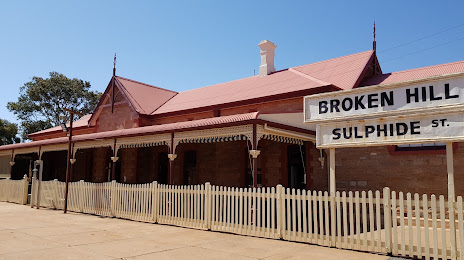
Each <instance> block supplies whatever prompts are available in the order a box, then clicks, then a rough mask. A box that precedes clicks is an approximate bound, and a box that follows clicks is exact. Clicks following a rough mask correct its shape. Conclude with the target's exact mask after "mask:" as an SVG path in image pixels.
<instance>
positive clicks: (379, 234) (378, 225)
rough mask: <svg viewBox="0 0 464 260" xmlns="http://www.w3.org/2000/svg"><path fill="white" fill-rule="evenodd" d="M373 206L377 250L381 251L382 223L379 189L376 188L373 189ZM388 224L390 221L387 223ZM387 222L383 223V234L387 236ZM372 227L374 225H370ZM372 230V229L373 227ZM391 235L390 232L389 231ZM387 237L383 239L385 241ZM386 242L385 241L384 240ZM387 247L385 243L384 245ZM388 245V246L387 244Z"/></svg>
mask: <svg viewBox="0 0 464 260" xmlns="http://www.w3.org/2000/svg"><path fill="white" fill-rule="evenodd" d="M375 208H376V212H375V213H376V229H375V230H376V232H377V247H376V248H377V251H378V252H382V232H381V230H382V224H381V223H380V191H378V190H376V191H375ZM388 224H390V223H388ZM388 224H386V225H385V236H389V235H388V234H387V233H388V228H387V227H386V226H389V225H388ZM372 228H374V227H372ZM373 230H374V229H373ZM390 235H391V233H390ZM386 240H387V239H385V241H386ZM385 243H386V242H385ZM385 247H387V245H385ZM388 247H389V246H388Z"/></svg>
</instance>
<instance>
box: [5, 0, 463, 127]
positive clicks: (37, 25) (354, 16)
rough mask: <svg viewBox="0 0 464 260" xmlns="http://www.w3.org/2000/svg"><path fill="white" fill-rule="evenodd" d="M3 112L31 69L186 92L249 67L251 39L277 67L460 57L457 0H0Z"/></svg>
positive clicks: (391, 67)
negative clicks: (350, 59)
mask: <svg viewBox="0 0 464 260" xmlns="http://www.w3.org/2000/svg"><path fill="white" fill-rule="evenodd" d="M0 6H1V8H0V35H1V38H0V39H1V40H0V89H1V94H0V118H2V119H7V120H9V121H11V122H16V123H19V122H18V121H17V119H16V117H15V115H14V114H13V113H12V112H9V111H8V109H7V108H6V105H7V103H8V102H10V101H17V98H18V96H19V88H20V87H21V86H22V85H24V83H26V82H28V81H30V80H31V79H32V77H33V76H39V77H48V74H49V72H51V71H57V72H60V73H63V74H65V75H66V76H67V77H70V78H79V79H82V80H85V81H89V82H90V83H91V85H92V87H91V89H92V90H97V91H100V92H103V91H104V90H105V88H106V86H107V84H108V82H109V81H110V79H111V75H112V68H113V56H114V53H115V52H116V53H117V72H116V74H117V75H119V76H122V77H126V78H130V79H133V80H137V81H141V82H144V83H147V84H151V85H155V86H158V87H162V88H167V89H171V90H174V91H185V90H189V89H194V88H199V87H203V86H208V85H212V84H217V83H222V82H227V81H231V80H236V79H240V78H245V77H249V76H252V75H253V73H254V71H256V73H257V72H258V70H259V69H258V68H259V65H260V56H259V47H258V43H259V42H260V41H262V40H265V39H266V40H270V41H272V42H274V43H275V44H276V45H277V49H276V57H275V66H276V69H277V70H280V69H285V68H289V67H294V66H298V65H303V64H308V63H312V62H317V61H321V60H326V59H330V58H335V57H339V56H344V55H349V54H353V53H357V52H362V51H366V50H370V49H372V40H373V32H372V31H373V23H374V20H375V23H376V32H377V37H376V40H377V54H378V58H379V62H380V66H381V68H382V70H383V72H384V73H388V72H393V71H400V70H406V69H412V68H418V67H424V66H430V65H435V64H442V63H448V62H453V61H459V60H464V48H463V47H464V16H463V15H462V10H464V1H425V0H423V1H404V0H403V1H394V0H391V1H373V0H370V1H335V0H334V1H291V0H287V1H240V0H234V1H220V0H215V1H201V0H198V1H116V0H113V1H85V0H79V1H62V0H60V1H6V0H0Z"/></svg>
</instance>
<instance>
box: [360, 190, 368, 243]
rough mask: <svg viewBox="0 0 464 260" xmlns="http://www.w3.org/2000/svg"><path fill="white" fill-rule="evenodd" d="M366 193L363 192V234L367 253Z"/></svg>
mask: <svg viewBox="0 0 464 260" xmlns="http://www.w3.org/2000/svg"><path fill="white" fill-rule="evenodd" d="M366 202H367V201H366V191H364V190H363V191H361V208H362V233H363V241H362V244H363V249H364V250H365V251H367V207H366V204H367V203H366Z"/></svg>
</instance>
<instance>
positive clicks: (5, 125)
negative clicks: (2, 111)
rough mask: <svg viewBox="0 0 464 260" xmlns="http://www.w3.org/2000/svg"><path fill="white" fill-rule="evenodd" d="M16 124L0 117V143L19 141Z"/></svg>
mask: <svg viewBox="0 0 464 260" xmlns="http://www.w3.org/2000/svg"><path fill="white" fill-rule="evenodd" d="M17 134H18V126H17V125H16V124H14V123H10V122H8V121H7V120H5V119H0V145H4V144H12V143H19V141H20V140H19V138H18V137H16V135H17Z"/></svg>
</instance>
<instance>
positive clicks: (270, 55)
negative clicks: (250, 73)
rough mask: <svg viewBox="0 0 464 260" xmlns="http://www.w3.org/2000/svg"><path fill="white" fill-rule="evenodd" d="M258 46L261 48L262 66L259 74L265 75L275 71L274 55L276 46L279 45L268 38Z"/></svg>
mask: <svg viewBox="0 0 464 260" xmlns="http://www.w3.org/2000/svg"><path fill="white" fill-rule="evenodd" d="M258 46H259V48H260V49H261V66H259V76H260V77H264V76H266V75H269V74H271V73H272V72H274V71H275V67H274V56H275V48H276V47H277V46H276V45H275V44H274V43H272V42H271V41H268V40H264V41H262V42H260V43H259V44H258Z"/></svg>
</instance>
